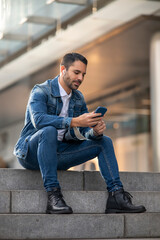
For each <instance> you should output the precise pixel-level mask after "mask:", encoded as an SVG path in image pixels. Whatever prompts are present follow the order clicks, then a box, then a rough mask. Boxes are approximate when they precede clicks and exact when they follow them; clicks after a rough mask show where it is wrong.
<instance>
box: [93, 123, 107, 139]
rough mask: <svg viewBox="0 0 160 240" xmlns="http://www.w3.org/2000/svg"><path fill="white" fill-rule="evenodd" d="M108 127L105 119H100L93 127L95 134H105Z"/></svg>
mask: <svg viewBox="0 0 160 240" xmlns="http://www.w3.org/2000/svg"><path fill="white" fill-rule="evenodd" d="M105 129H106V124H105V122H104V121H103V120H101V121H99V122H98V124H97V125H96V126H95V127H93V131H94V135H95V136H98V135H101V134H103V132H104V130H105Z"/></svg>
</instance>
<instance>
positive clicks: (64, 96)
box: [57, 81, 72, 141]
mask: <svg viewBox="0 0 160 240" xmlns="http://www.w3.org/2000/svg"><path fill="white" fill-rule="evenodd" d="M58 85H59V91H60V95H61V99H62V101H63V107H62V110H61V113H60V114H59V116H60V117H68V108H69V101H70V98H71V96H72V92H71V93H70V94H69V95H68V94H67V93H66V91H65V90H64V88H63V87H62V86H61V84H60V83H59V81H58ZM65 131H66V129H60V130H58V135H57V139H58V140H59V141H62V140H63V135H64V133H65Z"/></svg>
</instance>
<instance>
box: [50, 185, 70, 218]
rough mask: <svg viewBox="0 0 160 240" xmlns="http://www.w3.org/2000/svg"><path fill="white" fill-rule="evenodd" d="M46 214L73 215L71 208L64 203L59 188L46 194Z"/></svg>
mask: <svg viewBox="0 0 160 240" xmlns="http://www.w3.org/2000/svg"><path fill="white" fill-rule="evenodd" d="M46 213H51V214H52V213H59V214H60V213H73V211H72V208H71V207H69V206H67V204H66V203H65V201H64V199H63V195H62V193H61V189H60V188H53V190H52V191H51V192H48V203H47V210H46Z"/></svg>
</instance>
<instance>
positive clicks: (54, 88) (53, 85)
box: [51, 75, 81, 99]
mask: <svg viewBox="0 0 160 240" xmlns="http://www.w3.org/2000/svg"><path fill="white" fill-rule="evenodd" d="M58 78H59V75H58V76H57V77H55V78H54V79H52V80H51V92H52V95H53V96H54V97H61V95H60V90H59V85H58ZM71 98H76V99H80V98H81V97H80V94H79V93H78V91H77V90H72V97H71Z"/></svg>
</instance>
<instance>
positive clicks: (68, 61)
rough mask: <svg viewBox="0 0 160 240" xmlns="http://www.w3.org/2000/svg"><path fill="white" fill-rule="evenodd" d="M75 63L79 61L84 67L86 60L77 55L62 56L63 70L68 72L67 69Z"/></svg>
mask: <svg viewBox="0 0 160 240" xmlns="http://www.w3.org/2000/svg"><path fill="white" fill-rule="evenodd" d="M75 61H81V62H83V63H84V64H85V65H87V63H88V61H87V59H86V58H85V57H84V56H82V55H81V54H79V53H74V52H73V53H67V54H65V55H64V57H63V58H62V61H61V66H62V65H63V66H65V68H66V69H67V70H68V68H69V67H70V66H71V65H72V64H73V63H74V62H75Z"/></svg>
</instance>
